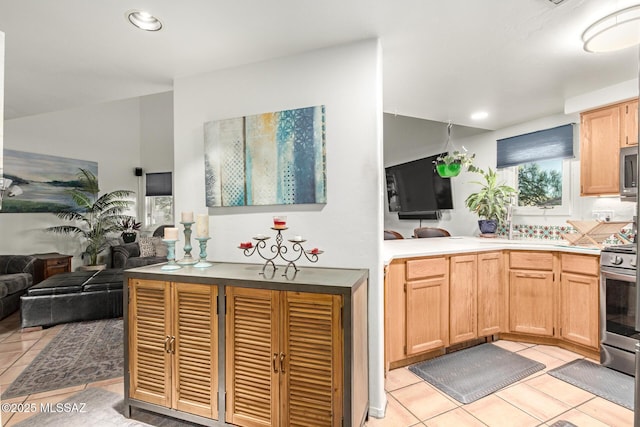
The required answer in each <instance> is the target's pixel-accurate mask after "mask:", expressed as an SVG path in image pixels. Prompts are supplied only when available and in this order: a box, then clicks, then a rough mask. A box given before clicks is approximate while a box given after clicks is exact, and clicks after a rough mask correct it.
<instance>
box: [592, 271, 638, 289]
mask: <svg viewBox="0 0 640 427" xmlns="http://www.w3.org/2000/svg"><path fill="white" fill-rule="evenodd" d="M600 272H601V274H602V278H603V279H613V280H621V281H623V282H631V283H633V284H634V286H635V283H636V275H635V274H633V275H631V274H621V273H613V272H611V271H603V270H600ZM634 273H635V272H634ZM602 284H603V285H604V280H603V281H602Z"/></svg>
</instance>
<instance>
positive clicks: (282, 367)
mask: <svg viewBox="0 0 640 427" xmlns="http://www.w3.org/2000/svg"><path fill="white" fill-rule="evenodd" d="M284 358H285V355H284V353H280V372H282V373H283V374H284V373H285V372H284Z"/></svg>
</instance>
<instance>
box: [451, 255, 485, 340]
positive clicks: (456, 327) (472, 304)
mask: <svg viewBox="0 0 640 427" xmlns="http://www.w3.org/2000/svg"><path fill="white" fill-rule="evenodd" d="M449 266H450V273H449V343H450V344H456V343H459V342H464V341H469V340H472V339H474V338H476V337H477V336H478V317H477V316H478V277H477V275H478V256H477V255H475V254H473V255H457V256H453V257H451V259H450V260H449Z"/></svg>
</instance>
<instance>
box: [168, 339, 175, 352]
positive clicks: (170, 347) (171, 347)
mask: <svg viewBox="0 0 640 427" xmlns="http://www.w3.org/2000/svg"><path fill="white" fill-rule="evenodd" d="M169 349H170V350H171V354H175V353H176V337H171V341H169Z"/></svg>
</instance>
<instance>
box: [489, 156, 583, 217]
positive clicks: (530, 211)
mask: <svg viewBox="0 0 640 427" xmlns="http://www.w3.org/2000/svg"><path fill="white" fill-rule="evenodd" d="M572 160H573V159H563V160H562V204H561V205H560V206H553V207H548V208H541V207H536V206H517V205H516V206H514V208H513V214H514V215H518V216H569V215H571V206H572V204H571V161H572ZM498 173H499V174H500V176H501V177H502V180H504V182H505V184H507V185H510V186H512V187H513V188H515V189H516V190H517V189H518V166H511V167H508V168H503V169H499V170H498Z"/></svg>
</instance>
